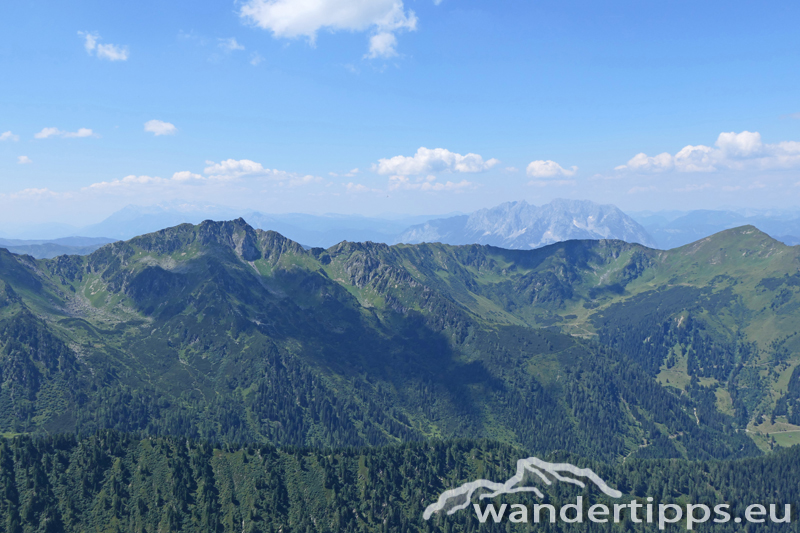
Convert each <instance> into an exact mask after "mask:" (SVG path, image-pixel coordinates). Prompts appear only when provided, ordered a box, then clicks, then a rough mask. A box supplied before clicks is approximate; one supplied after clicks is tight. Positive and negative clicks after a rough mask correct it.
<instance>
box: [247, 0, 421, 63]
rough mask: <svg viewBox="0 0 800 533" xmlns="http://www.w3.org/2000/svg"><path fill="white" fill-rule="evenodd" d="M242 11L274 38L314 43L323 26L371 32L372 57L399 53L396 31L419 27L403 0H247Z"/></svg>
mask: <svg viewBox="0 0 800 533" xmlns="http://www.w3.org/2000/svg"><path fill="white" fill-rule="evenodd" d="M239 14H240V16H241V17H242V18H244V19H245V20H247V21H248V22H250V23H252V24H255V25H256V26H258V27H259V28H263V29H265V30H269V31H271V32H272V34H273V35H274V36H275V37H283V38H295V37H307V38H308V39H309V41H310V42H311V43H312V45H313V44H314V43H315V40H316V35H317V32H318V31H320V30H323V29H325V30H329V31H339V30H344V31H369V32H370V33H371V34H372V35H371V37H370V49H369V53H368V54H367V57H372V58H377V57H391V56H393V55H396V54H397V52H396V44H397V40H396V37H395V35H394V34H395V33H396V32H398V31H403V30H408V31H413V30H415V29H416V27H417V17H416V15H415V14H414V12H413V11H410V10H409V11H407V10H406V9H405V6H404V5H403V1H402V0H246V1H245V2H244V4H243V5H242V8H241V10H240V12H239Z"/></svg>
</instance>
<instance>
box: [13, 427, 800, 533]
mask: <svg viewBox="0 0 800 533" xmlns="http://www.w3.org/2000/svg"><path fill="white" fill-rule="evenodd" d="M521 454H522V452H521V451H519V450H517V449H514V448H513V447H511V446H508V445H505V444H497V443H492V442H487V441H451V442H427V443H412V444H404V445H397V446H390V447H375V448H366V449H360V450H355V449H351V450H342V451H331V450H319V449H301V448H297V449H283V450H281V449H276V448H274V447H272V446H268V445H248V446H243V447H234V446H225V447H224V448H223V449H218V448H214V447H212V446H209V445H206V444H199V443H195V442H192V441H189V440H187V439H184V438H175V437H168V438H145V439H139V438H133V437H131V436H123V435H120V434H116V433H114V432H103V433H100V434H98V435H96V436H94V437H91V438H86V439H83V440H76V439H75V438H74V437H66V436H60V437H48V438H44V439H31V438H30V437H17V438H15V439H11V440H3V441H2V442H0V527H1V528H2V529H3V531H5V532H6V533H29V532H36V531H53V532H65V533H73V532H74V533H78V532H85V531H97V532H121V531H124V532H131V533H140V532H156V531H160V532H171V533H177V532H185V533H190V532H197V533H208V532H215V533H223V532H225V533H228V532H230V533H234V532H236V533H239V532H242V531H243V532H246V533H248V532H283V533H295V532H297V533H310V532H356V531H358V532H381V531H383V532H397V533H408V532H414V531H447V532H453V533H455V532H462V531H463V532H472V531H487V532H488V531H497V532H509V531H530V530H531V528H532V527H535V528H536V530H537V531H552V532H555V531H576V530H580V531H608V532H614V531H654V530H657V526H656V525H655V524H647V523H643V524H634V523H632V522H631V521H630V520H628V521H627V522H625V523H620V524H617V525H612V524H606V525H602V524H592V523H588V520H586V522H587V523H585V524H581V525H574V524H563V523H557V524H554V525H550V524H549V523H544V524H540V525H538V526H532V525H531V524H512V523H510V522H508V521H507V520H504V521H502V522H501V523H500V524H494V523H492V521H491V520H490V521H489V522H488V523H486V524H480V523H479V521H478V520H477V518H476V515H475V513H474V511H473V510H472V509H469V510H463V511H458V512H457V513H456V514H453V515H450V516H447V515H444V514H438V515H434V516H433V517H432V518H431V520H429V521H425V520H424V519H423V516H422V515H423V511H424V509H425V507H426V506H427V505H429V504H430V503H432V502H435V501H436V499H437V498H438V496H439V494H440V493H441V492H442V491H443V490H446V489H449V488H453V487H454V486H457V485H459V484H460V483H464V482H466V481H473V480H475V479H478V478H487V479H491V480H495V481H501V482H502V481H505V480H506V479H508V478H509V477H510V476H511V475H512V474H513V472H514V465H515V462H516V461H517V459H519V458H522V457H525V456H524V455H521ZM550 459H551V460H553V459H555V460H573V461H576V462H581V463H583V464H582V465H581V466H583V467H591V468H592V469H594V470H595V472H596V473H597V474H598V475H600V477H601V478H603V479H604V480H605V481H606V482H607V483H608V484H609V485H611V486H612V487H616V488H617V489H619V490H620V491H622V493H623V497H622V498H620V499H619V500H610V499H609V498H607V497H605V496H603V495H602V493H600V492H599V491H598V490H596V489H593V488H586V489H583V490H582V489H580V488H578V487H575V486H574V485H570V484H567V483H563V482H562V483H560V482H558V481H555V480H554V482H553V484H552V485H551V487H549V488H546V489H544V490H545V492H544V496H545V499H544V502H547V503H551V504H554V505H556V506H560V505H564V504H566V503H572V502H574V501H575V500H576V497H577V496H579V495H582V496H583V497H584V498H585V499H586V500H587V501H588V502H591V503H595V502H602V503H605V504H607V505H609V504H612V505H613V503H615V502H624V503H628V502H630V501H631V500H632V499H636V500H638V501H639V502H640V503H642V504H646V503H647V500H646V498H647V497H648V496H651V497H653V498H654V500H655V501H656V502H657V503H663V504H670V503H674V504H678V505H682V506H685V505H686V504H687V503H693V504H704V505H708V506H709V507H713V506H715V505H718V504H722V503H728V504H730V513H731V515H732V516H739V517H741V516H744V509H745V507H746V506H748V505H751V504H754V503H758V504H762V505H765V506H768V505H769V504H778V505H779V508H780V509H781V511H783V509H784V507H783V506H784V505H786V504H789V505H792V507H793V508H794V510H795V511H794V514H793V515H792V518H793V523H791V524H770V523H766V524H759V525H752V524H751V525H750V526H748V527H744V525H741V526H740V525H737V524H735V523H733V522H731V523H728V524H713V523H711V522H709V523H708V524H700V525H696V526H695V528H696V530H698V531H718V532H733V531H766V532H769V531H782V532H783V531H798V530H800V528H798V524H799V523H800V522H798V516H797V509H798V507H797V506H798V504H800V484H798V483H797V479H798V476H800V447H794V448H791V449H788V450H784V451H781V452H777V453H775V454H771V455H769V456H766V457H761V458H755V459H745V460H736V461H722V462H720V461H709V462H700V463H697V462H690V461H686V460H683V459H673V460H630V461H627V462H625V464H621V465H616V466H608V465H603V464H596V463H592V462H587V461H585V460H581V459H577V460H576V459H574V458H570V457H565V456H564V455H563V454H561V455H559V456H556V457H552V458H550ZM504 498H505V499H503V498H496V499H495V500H494V503H495V504H496V505H497V506H499V505H500V504H501V503H504V502H506V503H508V504H512V503H522V504H523V505H528V506H530V505H531V504H532V503H535V502H540V500H537V499H536V497H535V496H534V495H532V494H520V495H512V496H508V497H504ZM485 503H486V500H484V504H485ZM623 516H629V514H628V515H623ZM639 516H640V517H644V516H645V515H644V513H643V512H640V513H639ZM777 516H780V517H782V516H784V515H783V512H781V513H779V514H778V515H777ZM640 519H643V518H640ZM669 530H673V531H677V530H681V531H685V530H686V528H685V525H684V524H676V525H675V526H674V527H670V528H669Z"/></svg>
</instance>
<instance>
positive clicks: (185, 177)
mask: <svg viewBox="0 0 800 533" xmlns="http://www.w3.org/2000/svg"><path fill="white" fill-rule="evenodd" d="M172 179H173V181H178V182H181V181H182V182H191V181H203V180H205V179H206V178H204V177H203V176H201V175H200V174H194V173H192V172H189V171H188V170H184V171H181V172H176V173H174V174H173V175H172Z"/></svg>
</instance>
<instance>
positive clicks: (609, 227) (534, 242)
mask: <svg viewBox="0 0 800 533" xmlns="http://www.w3.org/2000/svg"><path fill="white" fill-rule="evenodd" d="M575 239H591V240H598V239H618V240H622V241H626V242H630V243H638V244H643V245H645V246H648V247H650V248H655V247H656V243H655V241H654V240H653V239H652V238H651V237H650V235H649V234H648V233H647V231H646V230H645V229H644V228H643V227H642V226H641V225H640V224H639V223H638V222H636V221H635V220H633V219H632V218H631V217H629V216H628V215H626V214H625V213H623V212H622V211H621V210H620V209H619V208H617V207H616V206H613V205H600V204H596V203H594V202H590V201H586V200H583V201H582V200H564V199H557V200H553V201H552V202H550V203H548V204H544V205H542V206H535V205H532V204H529V203H527V202H526V201H524V200H521V201H519V202H506V203H504V204H500V205H498V206H497V207H494V208H491V209H480V210H478V211H475V212H474V213H472V214H471V215H464V216H458V217H451V218H444V219H438V220H431V221H428V222H426V223H424V224H419V225H417V226H412V227H411V228H409V229H408V230H406V231H405V232H403V233H402V234H401V235H400V236H399V237H398V238H397V239H396V241H395V242H397V243H408V244H418V243H421V242H441V243H444V244H453V245H460V244H488V245H492V246H497V247H499V248H507V249H512V250H513V249H517V250H520V249H522V250H525V249H533V248H540V247H542V246H546V245H548V244H553V243H556V242H561V241H567V240H575Z"/></svg>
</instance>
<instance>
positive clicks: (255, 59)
mask: <svg viewBox="0 0 800 533" xmlns="http://www.w3.org/2000/svg"><path fill="white" fill-rule="evenodd" d="M262 61H264V58H263V57H261V54H259V53H258V52H253V53H252V54H250V64H251V65H253V66H254V67H257V66H258V65H260V64H261V62H262Z"/></svg>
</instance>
